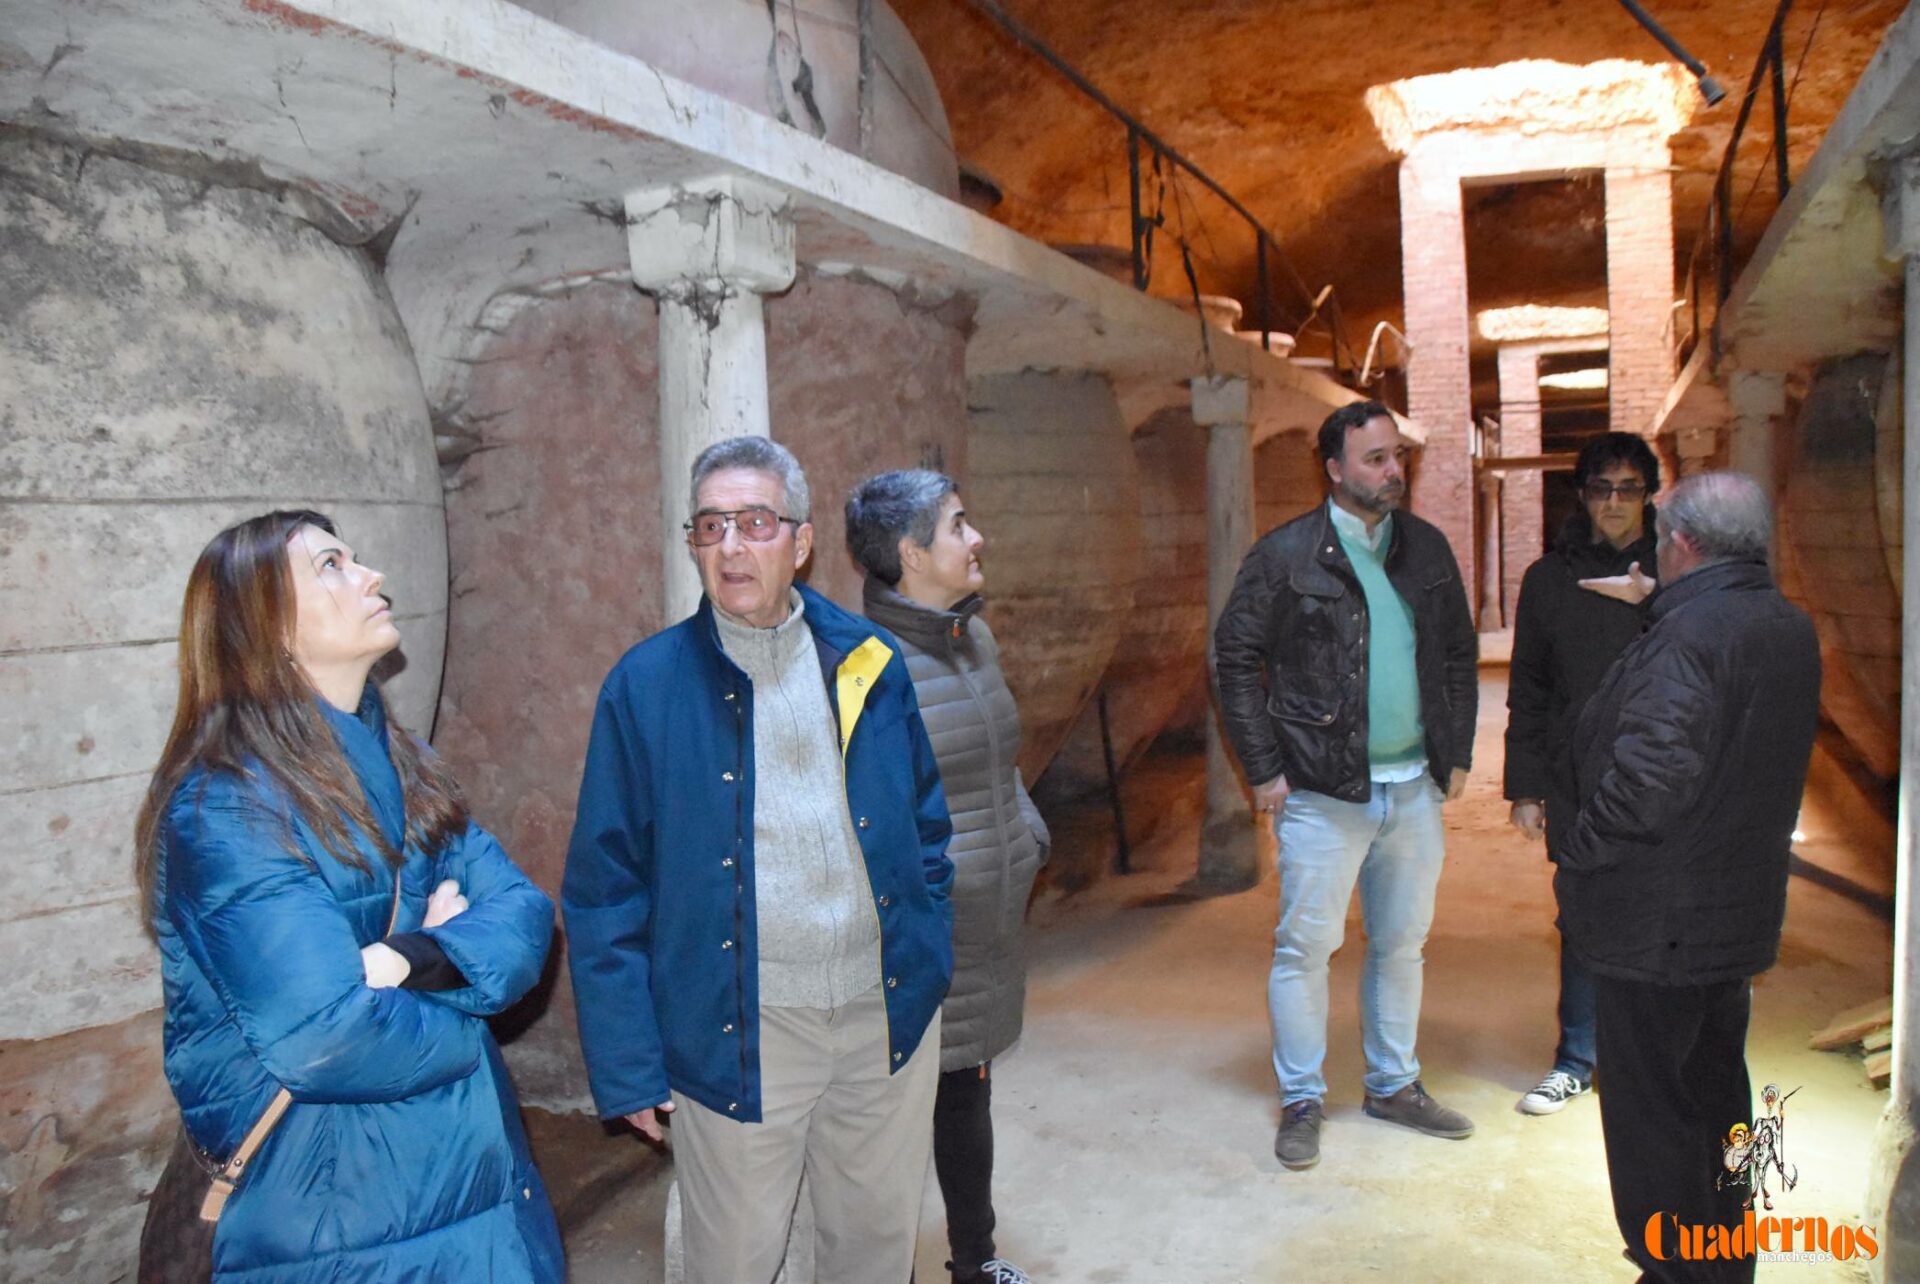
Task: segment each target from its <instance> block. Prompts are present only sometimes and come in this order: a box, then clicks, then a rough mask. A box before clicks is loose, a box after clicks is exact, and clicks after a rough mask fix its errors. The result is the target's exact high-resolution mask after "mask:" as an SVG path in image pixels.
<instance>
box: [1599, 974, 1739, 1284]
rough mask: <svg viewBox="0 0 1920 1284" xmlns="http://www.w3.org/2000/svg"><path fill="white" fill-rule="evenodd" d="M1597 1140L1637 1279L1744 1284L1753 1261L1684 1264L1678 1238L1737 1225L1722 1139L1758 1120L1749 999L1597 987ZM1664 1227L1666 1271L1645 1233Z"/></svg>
mask: <svg viewBox="0 0 1920 1284" xmlns="http://www.w3.org/2000/svg"><path fill="white" fill-rule="evenodd" d="M1594 982H1595V993H1596V998H1597V1004H1596V1007H1597V1009H1598V1011H1597V1015H1598V1024H1599V1063H1600V1064H1599V1081H1600V1129H1601V1132H1602V1134H1603V1135H1604V1137H1605V1139H1606V1147H1607V1177H1608V1179H1609V1180H1610V1181H1611V1183H1612V1185H1613V1215H1614V1218H1615V1220H1616V1221H1617V1222H1618V1223H1619V1225H1620V1234H1621V1235H1622V1236H1623V1237H1625V1239H1626V1241H1627V1251H1628V1253H1629V1255H1630V1256H1632V1258H1633V1260H1634V1261H1635V1262H1637V1263H1638V1264H1639V1266H1640V1269H1641V1270H1642V1271H1644V1272H1645V1275H1644V1276H1643V1277H1642V1278H1646V1279H1654V1280H1662V1281H1667V1280H1673V1281H1680V1280H1687V1281H1692V1280H1712V1281H1736V1280H1737V1281H1748V1280H1752V1279H1753V1272H1754V1261H1753V1258H1752V1257H1750V1256H1749V1257H1747V1258H1745V1259H1737V1260H1734V1261H1731V1262H1728V1261H1723V1260H1715V1261H1686V1260H1683V1259H1682V1258H1681V1256H1680V1254H1679V1251H1678V1247H1677V1244H1676V1238H1677V1237H1676V1235H1675V1233H1674V1221H1673V1220H1670V1219H1678V1223H1679V1225H1681V1226H1713V1225H1721V1226H1729V1227H1736V1226H1739V1225H1740V1222H1741V1218H1742V1216H1743V1212H1744V1210H1743V1208H1742V1206H1741V1201H1742V1199H1743V1196H1744V1192H1743V1191H1742V1190H1741V1189H1739V1188H1736V1187H1732V1186H1729V1187H1727V1188H1726V1189H1724V1190H1721V1189H1717V1188H1716V1181H1717V1179H1718V1177H1719V1175H1720V1173H1721V1172H1722V1171H1724V1169H1723V1167H1722V1164H1721V1156H1722V1153H1723V1148H1724V1147H1725V1145H1726V1136H1727V1130H1728V1129H1729V1128H1731V1127H1733V1125H1734V1124H1737V1123H1750V1122H1752V1119H1753V1086H1752V1084H1751V1083H1750V1082H1749V1081H1748V1079H1747V1017H1748V1014H1749V1011H1750V1004H1751V995H1752V987H1751V983H1750V982H1749V981H1747V980H1746V979H1744V978H1742V979H1740V980H1735V981H1724V982H1719V983H1716V984H1713V985H1700V986H1691V985H1652V984H1648V983H1645V982H1640V981H1622V980H1617V979H1615V978H1613V977H1607V976H1596V977H1595V978H1594ZM1655 1217H1658V1218H1659V1219H1660V1221H1661V1224H1662V1230H1663V1235H1662V1250H1663V1251H1664V1252H1665V1253H1666V1255H1667V1260H1666V1261H1659V1260H1656V1259H1655V1258H1654V1256H1653V1255H1652V1254H1651V1253H1650V1252H1649V1251H1648V1245H1647V1223H1648V1220H1649V1219H1651V1218H1655Z"/></svg>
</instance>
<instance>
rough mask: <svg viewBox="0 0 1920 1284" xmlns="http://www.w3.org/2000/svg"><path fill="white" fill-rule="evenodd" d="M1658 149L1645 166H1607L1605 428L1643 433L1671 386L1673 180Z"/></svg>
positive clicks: (1651, 152)
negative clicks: (1606, 375) (1608, 326)
mask: <svg viewBox="0 0 1920 1284" xmlns="http://www.w3.org/2000/svg"><path fill="white" fill-rule="evenodd" d="M1668 160H1669V153H1668V151H1667V149H1666V148H1665V147H1664V146H1663V147H1660V148H1658V149H1657V153H1656V152H1655V151H1654V150H1653V149H1649V155H1648V157H1647V161H1646V164H1645V165H1642V166H1635V167H1633V168H1631V169H1628V168H1613V167H1609V168H1608V170H1607V172H1606V174H1607V177H1606V183H1607V313H1608V316H1609V317H1610V318H1611V321H1610V326H1611V330H1610V335H1609V339H1610V353H1611V355H1610V357H1609V362H1608V364H1609V367H1610V372H1609V376H1608V388H1609V392H1608V401H1609V403H1610V407H1611V410H1610V413H1609V415H1608V425H1609V426H1610V427H1611V428H1612V429H1613V430H1614V431H1615V432H1632V433H1640V434H1642V435H1648V434H1651V433H1652V432H1653V428H1654V420H1655V418H1656V416H1658V415H1659V413H1660V407H1661V405H1662V404H1663V403H1664V402H1665V401H1666V397H1667V391H1668V389H1670V388H1671V387H1672V386H1673V359H1672V352H1673V349H1672V345H1671V343H1670V339H1669V335H1668V326H1669V325H1670V323H1671V320H1672V315H1673V297H1674V296H1673V182H1672V179H1671V178H1670V177H1669V175H1668V173H1667V169H1666V166H1667V164H1668Z"/></svg>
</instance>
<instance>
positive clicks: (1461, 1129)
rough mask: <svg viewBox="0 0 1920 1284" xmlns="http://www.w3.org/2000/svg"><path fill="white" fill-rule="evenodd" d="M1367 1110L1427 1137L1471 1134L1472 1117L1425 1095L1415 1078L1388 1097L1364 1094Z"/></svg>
mask: <svg viewBox="0 0 1920 1284" xmlns="http://www.w3.org/2000/svg"><path fill="white" fill-rule="evenodd" d="M1365 1109H1366V1112H1367V1113H1368V1114H1370V1115H1372V1116H1373V1117H1374V1118H1375V1119H1385V1120H1386V1121H1387V1122H1388V1123H1397V1124H1402V1125H1404V1126H1406V1127H1408V1128H1411V1129H1413V1130H1414V1131H1415V1132H1424V1133H1426V1134H1427V1135H1428V1136H1429V1137H1447V1138H1451V1139H1453V1140H1456V1141H1457V1140H1459V1139H1460V1138H1462V1137H1471V1136H1472V1135H1473V1120H1471V1119H1469V1118H1467V1117H1466V1116H1465V1115H1463V1114H1461V1113H1460V1112H1459V1111H1458V1110H1454V1109H1452V1108H1450V1107H1448V1106H1443V1105H1441V1104H1440V1103H1439V1102H1437V1101H1435V1100H1434V1099H1433V1098H1432V1097H1429V1096H1428V1095H1427V1090H1426V1088H1425V1087H1423V1086H1422V1085H1421V1083H1420V1081H1419V1080H1418V1079H1415V1080H1414V1081H1413V1082H1412V1083H1410V1084H1408V1085H1407V1086H1406V1087H1404V1088H1402V1089H1400V1091H1398V1092H1396V1093H1394V1094H1393V1095H1392V1096H1391V1097H1376V1096H1374V1095H1373V1094H1371V1093H1369V1094H1367V1103H1366V1106H1365Z"/></svg>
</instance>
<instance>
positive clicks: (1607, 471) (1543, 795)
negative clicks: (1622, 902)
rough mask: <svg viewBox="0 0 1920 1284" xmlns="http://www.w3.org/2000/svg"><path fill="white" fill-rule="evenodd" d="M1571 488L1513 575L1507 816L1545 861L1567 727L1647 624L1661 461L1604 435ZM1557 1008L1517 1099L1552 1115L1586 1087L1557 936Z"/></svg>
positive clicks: (1560, 834)
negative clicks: (1521, 572) (1544, 1065)
mask: <svg viewBox="0 0 1920 1284" xmlns="http://www.w3.org/2000/svg"><path fill="white" fill-rule="evenodd" d="M1573 484H1574V488H1575V489H1576V490H1577V491H1578V492H1579V494H1580V498H1581V507H1580V509H1579V510H1578V511H1577V512H1575V513H1574V515H1573V516H1572V518H1570V519H1569V520H1568V522H1567V524H1566V527H1565V529H1563V530H1562V531H1561V532H1560V536H1559V538H1558V539H1557V540H1556V541H1555V542H1554V546H1553V548H1552V550H1551V551H1550V552H1548V553H1547V555H1546V556H1544V557H1542V558H1540V559H1539V560H1538V561H1536V562H1535V563H1534V564H1533V565H1532V566H1529V567H1528V568H1527V573H1526V577H1525V578H1524V579H1522V580H1521V582H1520V603H1519V606H1518V608H1517V609H1516V611H1515V613H1514V628H1513V664H1512V668H1511V670H1510V672H1509V675H1508V679H1507V768H1506V790H1505V793H1506V797H1507V799H1508V800H1509V801H1510V802H1511V803H1512V804H1513V805H1512V810H1511V819H1512V821H1513V824H1514V827H1515V828H1517V829H1519V830H1520V832H1521V833H1523V834H1525V835H1526V836H1527V837H1528V838H1531V839H1533V840H1535V841H1536V842H1537V841H1539V840H1540V839H1541V838H1542V837H1544V838H1545V839H1546V847H1547V859H1548V860H1550V861H1553V862H1555V863H1558V861H1559V852H1560V845H1561V844H1562V843H1563V842H1565V841H1566V836H1567V831H1568V830H1569V829H1570V828H1571V827H1572V825H1573V817H1574V814H1575V813H1576V812H1578V811H1579V809H1580V808H1579V798H1578V795H1577V794H1576V793H1575V792H1574V785H1573V759H1572V755H1571V754H1570V753H1569V752H1568V748H1567V743H1568V739H1569V737H1570V736H1571V735H1572V734H1573V727H1574V723H1575V722H1576V721H1578V720H1579V717H1580V711H1581V710H1582V709H1583V708H1585V707H1586V704H1587V699H1588V697H1590V696H1591V695H1592V694H1593V693H1594V691H1595V690H1597V689H1598V688H1599V686H1600V679H1601V678H1602V677H1604V676H1606V672H1607V669H1608V667H1609V666H1611V665H1612V664H1613V662H1614V660H1615V659H1617V658H1618V657H1619V655H1620V653H1621V652H1622V651H1624V650H1626V649H1627V644H1628V643H1630V642H1632V641H1633V640H1634V639H1635V638H1637V637H1639V636H1640V632H1641V630H1642V629H1643V628H1644V627H1645V626H1646V613H1645V611H1644V610H1643V609H1642V607H1641V605H1640V602H1641V601H1642V600H1643V599H1644V598H1645V597H1646V596H1647V594H1648V593H1650V592H1651V591H1652V589H1653V578H1652V577H1651V576H1650V575H1648V574H1647V572H1648V571H1651V570H1652V569H1653V563H1654V557H1653V523H1654V508H1653V504H1652V503H1651V502H1649V501H1650V500H1651V498H1652V496H1653V494H1654V493H1655V492H1656V491H1658V490H1659V489H1660V463H1659V461H1658V460H1657V459H1655V458H1654V454H1653V451H1652V449H1651V448H1649V447H1648V445H1647V443H1646V442H1645V441H1644V440H1642V439H1641V438H1639V437H1636V436H1634V435H1633V434H1632V433H1624V432H1610V433H1606V434H1605V435H1603V436H1600V437H1596V438H1595V439H1594V440H1592V441H1590V442H1588V443H1587V445H1586V447H1585V448H1584V449H1582V450H1581V452H1580V457H1579V459H1578V460H1577V461H1576V462H1575V463H1574V468H1573ZM1608 590H1612V592H1611V593H1609V592H1608ZM1558 1012H1559V1020H1560V1041H1559V1043H1558V1044H1557V1045H1556V1046H1555V1048H1554V1053H1553V1066H1552V1068H1551V1069H1550V1070H1548V1071H1547V1074H1546V1077H1544V1078H1543V1079H1541V1080H1540V1082H1539V1084H1538V1085H1536V1086H1535V1087H1534V1088H1533V1089H1532V1090H1531V1091H1529V1092H1528V1093H1527V1094H1526V1095H1525V1096H1523V1097H1521V1098H1520V1102H1519V1108H1520V1110H1521V1112H1522V1113H1524V1114H1529V1115H1550V1114H1554V1113H1556V1112H1557V1111H1559V1110H1561V1109H1564V1108H1565V1106H1566V1104H1567V1103H1568V1102H1569V1101H1572V1100H1573V1099H1574V1098H1575V1097H1578V1096H1580V1095H1581V1094H1583V1093H1585V1092H1586V1091H1587V1090H1588V1089H1590V1088H1591V1087H1592V1086H1593V1066H1594V1046H1593V1045H1594V990H1593V977H1592V975H1591V974H1589V973H1588V971H1587V969H1586V968H1585V967H1584V966H1582V964H1581V962H1580V960H1579V959H1578V958H1576V957H1575V956H1574V954H1573V953H1572V952H1571V951H1570V950H1568V948H1567V946H1566V942H1565V941H1564V940H1562V942H1561V944H1560V1001H1559V1005H1558Z"/></svg>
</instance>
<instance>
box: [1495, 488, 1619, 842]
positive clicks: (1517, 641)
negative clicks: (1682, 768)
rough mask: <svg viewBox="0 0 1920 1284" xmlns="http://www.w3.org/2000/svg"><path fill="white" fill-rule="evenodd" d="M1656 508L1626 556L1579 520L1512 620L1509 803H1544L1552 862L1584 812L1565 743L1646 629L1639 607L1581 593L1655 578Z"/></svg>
mask: <svg viewBox="0 0 1920 1284" xmlns="http://www.w3.org/2000/svg"><path fill="white" fill-rule="evenodd" d="M1653 518H1654V511H1653V505H1651V504H1648V505H1647V507H1646V530H1645V532H1644V533H1643V534H1642V535H1641V536H1640V538H1639V539H1637V540H1635V541H1634V542H1633V543H1631V544H1629V545H1628V546H1627V547H1625V548H1615V547H1614V546H1613V545H1611V544H1609V543H1607V542H1606V541H1605V540H1601V541H1600V542H1599V543H1595V542H1594V539H1593V522H1592V521H1591V520H1590V519H1589V518H1588V517H1587V514H1586V511H1585V510H1584V509H1582V510H1581V511H1579V512H1576V513H1575V514H1574V515H1573V517H1572V519H1571V520H1570V521H1568V522H1567V524H1566V527H1565V528H1564V529H1563V530H1562V531H1561V532H1560V538H1559V539H1558V540H1556V541H1555V542H1554V546H1553V549H1552V551H1551V552H1549V553H1547V555H1546V556H1544V557H1542V558H1540V559H1539V560H1538V561H1536V562H1535V563H1534V564H1533V565H1532V566H1529V567H1528V568H1527V574H1526V577H1525V578H1524V579H1522V580H1521V581H1520V602H1519V605H1518V606H1517V607H1516V608H1515V610H1514V621H1513V665H1512V669H1511V671H1510V673H1509V676H1508V679H1507V764H1506V790H1505V796H1506V797H1507V798H1508V799H1509V800H1510V801H1515V802H1517V801H1520V800H1521V799H1532V798H1537V799H1540V800H1541V801H1543V802H1544V803H1545V804H1546V808H1547V856H1548V858H1549V859H1551V858H1552V856H1553V854H1554V852H1556V851H1558V850H1559V846H1560V843H1561V842H1562V841H1564V840H1565V838H1566V834H1567V830H1569V829H1571V828H1572V827H1573V818H1574V815H1575V814H1576V813H1577V812H1578V811H1579V810H1580V798H1579V794H1578V793H1576V792H1575V790H1574V787H1573V755H1572V753H1571V752H1570V751H1569V750H1568V748H1567V744H1568V741H1569V740H1570V739H1571V738H1572V736H1573V724H1574V722H1575V721H1576V720H1577V719H1578V718H1579V717H1580V710H1582V709H1584V708H1585V707H1586V704H1587V700H1588V699H1589V698H1590V697H1591V696H1592V695H1593V693H1594V692H1595V691H1597V690H1598V689H1599V687H1600V680H1601V679H1602V678H1604V677H1605V676H1606V674H1607V669H1608V668H1609V667H1610V666H1611V665H1612V664H1613V662H1614V661H1615V660H1616V659H1618V658H1619V656H1620V653H1621V652H1622V651H1624V650H1626V649H1627V647H1628V645H1629V644H1630V643H1632V641H1633V640H1634V639H1635V638H1637V637H1639V636H1640V633H1641V630H1642V629H1644V628H1645V627H1646V604H1645V603H1644V602H1643V603H1641V604H1640V605H1638V606H1634V605H1631V604H1629V603H1626V602H1622V601H1620V600H1619V599H1617V598H1611V597H1606V596H1604V595H1602V594H1599V593H1595V592H1593V591H1592V590H1591V589H1583V588H1581V587H1580V581H1581V580H1586V579H1597V578H1600V577H1602V576H1608V575H1625V574H1626V573H1627V568H1628V567H1630V566H1632V565H1633V564H1634V563H1635V562H1638V563H1640V569H1641V570H1642V571H1644V572H1645V573H1646V574H1648V575H1652V574H1653V556H1654V555H1653V543H1654V539H1653Z"/></svg>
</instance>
